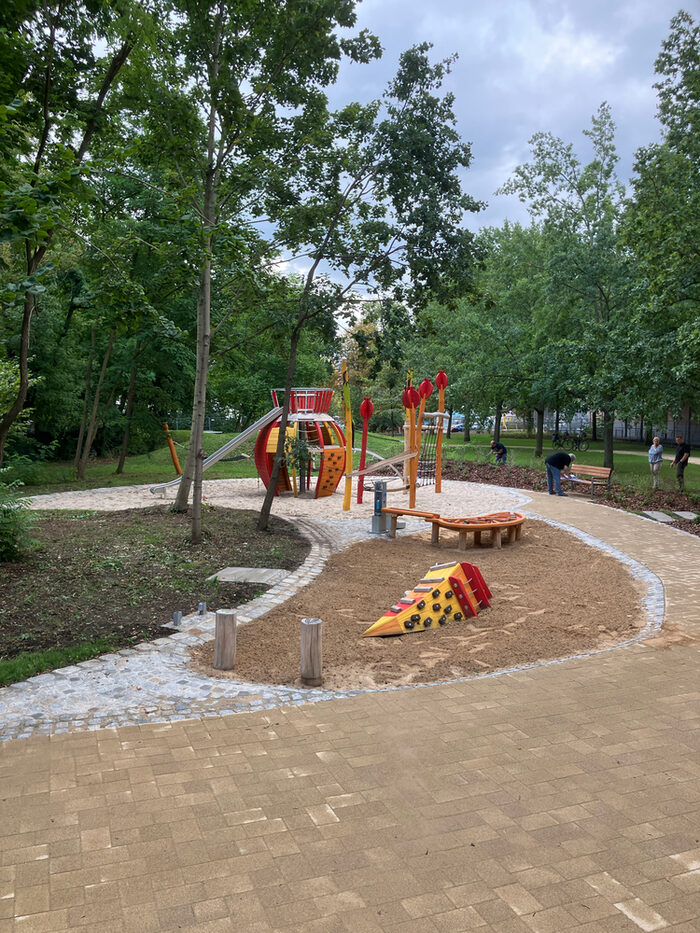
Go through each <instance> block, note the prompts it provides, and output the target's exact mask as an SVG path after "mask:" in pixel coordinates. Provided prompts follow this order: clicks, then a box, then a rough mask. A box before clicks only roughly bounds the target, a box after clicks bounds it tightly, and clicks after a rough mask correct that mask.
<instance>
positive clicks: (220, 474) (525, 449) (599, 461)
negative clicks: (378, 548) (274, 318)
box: [8, 431, 700, 495]
mask: <svg viewBox="0 0 700 933" xmlns="http://www.w3.org/2000/svg"><path fill="white" fill-rule="evenodd" d="M172 435H173V439H174V441H175V444H176V449H177V452H178V456H179V458H180V462H181V463H184V460H185V456H186V453H187V442H188V439H189V432H188V431H173V432H172ZM233 437H235V435H234V434H205V435H204V439H203V441H204V451H205V454H206V455H207V456H209V454H211V453H213V452H214V451H215V450H217V449H218V448H219V447H221V446H223V444H225V443H226V442H227V441H229V440H231V439H232V438H233ZM490 440H491V435H489V434H475V433H472V435H471V441H470V442H469V443H467V444H465V442H464V436H463V435H462V434H453V435H452V437H451V438H450V439H449V440H448V439H446V438H445V439H444V442H443V457H444V458H445V459H453V460H458V461H464V460H472V461H476V462H487V461H488V460H489V459H490V457H489V442H490ZM502 440H503V443H504V444H505V445H506V447H507V448H508V462H509V463H513V464H515V465H517V466H523V467H536V468H541V469H542V470H544V464H543V462H542V461H541V460H537V459H535V457H534V453H535V439H534V438H528V437H525V436H524V435H518V436H513V437H510V436H509V435H508V434H503V435H502ZM355 443H356V445H357V446H359V443H360V432H359V431H356V434H355ZM589 443H590V447H589V449H588V450H587V451H585V452H576V458H577V460H578V461H579V463H587V464H591V465H593V466H602V465H603V444H602V441H595V442H593V441H590V442H589ZM367 446H368V449H369V450H371V451H373V452H374V453H376V454H379V455H380V456H382V457H388V456H391V455H392V454H396V453H399V452H400V451H401V450H402V449H403V438H402V437H399V436H393V437H392V436H387V435H385V434H370V435H369V440H368V444H367ZM252 449H253V445H252V443H251V442H248V443H247V444H245V445H243V448H242V451H243V453H245V454H246V455H247V456H246V457H244V458H243V459H234V458H240V456H241V451H240V450H239V449H235V450H233V451H232V452H231V453H230V454H227V458H231V459H224V460H222V461H219V462H218V463H215V464H214V465H213V466H212V467H210V468H209V469H208V470H207V471H206V474H205V478H206V479H238V478H241V477H255V476H257V472H256V470H255V464H254V462H253V459H252ZM556 449H557V448H554V447H552V445H551V441H549V438H546V439H545V445H544V456H545V457H546V456H548V455H549V454H550V453H553V452H554V450H556ZM673 452H674V448H670V449H669V448H668V447H667V448H666V451H665V457H666V460H665V462H664V466H663V468H662V473H661V481H662V484H663V485H665V486H666V487H667V488H669V489H670V488H675V474H674V471H673V469H672V467H671V465H670V462H669V461H670V459H671V458H672V455H673ZM614 457H615V474H614V481H615V482H616V483H622V484H627V483H629V484H632V485H634V486H637V487H640V488H644V487H645V486H646V485H648V486H651V479H650V474H649V464H648V461H647V457H646V447H644V446H643V445H640V444H634V443H631V442H619V443H617V444H616V445H615V449H614ZM358 462H359V454H355V464H356V465H357V464H358ZM115 468H116V460H104V461H95V462H94V463H93V464H92V465H91V466H90V467H89V468H88V471H87V479H86V481H85V482H81V483H78V482H77V481H76V480H75V479H74V477H75V471H74V470H73V468H72V467H71V466H70V465H69V464H65V463H38V464H33V465H30V466H29V467H28V468H26V467H23V468H22V469H21V470H20V471H18V472H17V473H16V474H13V473H10V474H9V475H8V479H12V478H14V476H15V475H16V476H17V478H19V479H21V480H22V481H23V482H24V483H25V485H26V487H27V488H26V490H25V491H26V492H27V494H29V495H39V494H41V493H48V492H63V491H67V490H69V489H70V490H74V489H95V488H99V487H103V486H105V487H108V486H134V485H141V484H152V483H164V482H167V481H168V480H171V479H173V478H174V477H175V475H176V474H175V470H174V467H173V464H172V460H171V458H170V451H169V449H168V447H167V445H165V444H164V445H163V446H162V447H159V448H158V449H157V450H154V451H152V452H150V453H148V454H141V455H139V456H134V457H129V458H128V459H127V461H126V467H125V471H124V473H122V474H120V475H116V474H115V472H114V471H115ZM685 483H686V488H687V490H688V492H691V493H696V494H700V466H697V465H695V464H690V465H689V466H688V468H687V469H686V471H685Z"/></svg>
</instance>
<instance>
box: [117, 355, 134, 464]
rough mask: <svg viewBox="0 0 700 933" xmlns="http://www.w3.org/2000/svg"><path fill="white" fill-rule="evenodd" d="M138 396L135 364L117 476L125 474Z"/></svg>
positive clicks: (128, 395)
mask: <svg viewBox="0 0 700 933" xmlns="http://www.w3.org/2000/svg"><path fill="white" fill-rule="evenodd" d="M136 352H137V354H138V343H137V344H136ZM135 396H136V365H135V364H134V365H133V366H132V367H131V373H130V375H129V390H128V392H127V395H126V412H125V413H124V417H125V418H126V424H125V425H124V437H123V438H122V449H121V452H120V454H119V463H118V464H117V469H116V473H117V475H118V474H120V473H123V472H124V463H125V462H126V454H127V451H128V449H129V437H130V435H131V419H132V418H133V415H134V398H135Z"/></svg>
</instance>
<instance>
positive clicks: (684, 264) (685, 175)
mask: <svg viewBox="0 0 700 933" xmlns="http://www.w3.org/2000/svg"><path fill="white" fill-rule="evenodd" d="M656 73H657V75H658V76H659V80H658V81H657V83H656V85H655V87H656V88H657V90H658V93H659V110H658V115H659V119H660V121H661V125H662V134H663V135H662V140H661V142H660V143H656V144H654V145H650V146H646V147H644V148H642V149H640V150H639V151H638V152H637V158H636V163H635V171H636V176H635V177H634V179H633V182H632V185H633V196H632V198H631V200H630V202H629V203H628V207H627V214H626V225H625V231H624V233H625V242H626V243H627V245H629V246H630V247H631V249H632V251H633V254H634V261H635V263H636V270H637V274H638V278H639V288H638V291H637V293H636V296H635V297H636V299H637V300H636V304H635V307H636V312H637V313H636V322H635V328H634V331H635V333H636V335H637V338H638V342H639V344H640V347H639V350H640V352H639V361H640V366H642V367H644V370H645V372H644V386H645V388H646V391H647V393H648V397H649V401H648V405H649V409H650V411H651V412H652V413H653V414H655V415H656V416H657V417H658V418H659V419H662V418H663V420H664V421H665V420H666V412H667V410H668V409H669V408H670V409H671V410H672V411H673V412H674V414H676V415H677V414H679V413H680V411H681V409H682V407H683V406H684V405H687V406H690V407H691V408H694V409H696V410H697V409H698V408H699V407H700V24H698V23H697V22H695V21H694V20H693V18H692V17H691V16H690V14H688V13H686V12H685V11H681V12H679V13H678V14H677V15H676V16H674V18H673V19H672V20H671V31H670V34H669V37H668V38H667V39H666V40H665V41H664V43H663V45H662V50H661V53H660V55H659V57H658V58H657V61H656Z"/></svg>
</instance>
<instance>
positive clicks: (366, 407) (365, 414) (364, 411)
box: [360, 395, 374, 421]
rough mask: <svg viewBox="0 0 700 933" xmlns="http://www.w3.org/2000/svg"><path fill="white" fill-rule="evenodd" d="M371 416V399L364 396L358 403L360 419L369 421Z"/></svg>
mask: <svg viewBox="0 0 700 933" xmlns="http://www.w3.org/2000/svg"><path fill="white" fill-rule="evenodd" d="M373 414H374V405H373V404H372V399H371V398H369V397H368V396H366V395H365V397H364V399H363V400H362V402H361V403H360V418H362V420H363V421H369V419H370V418H371V417H372V415H373Z"/></svg>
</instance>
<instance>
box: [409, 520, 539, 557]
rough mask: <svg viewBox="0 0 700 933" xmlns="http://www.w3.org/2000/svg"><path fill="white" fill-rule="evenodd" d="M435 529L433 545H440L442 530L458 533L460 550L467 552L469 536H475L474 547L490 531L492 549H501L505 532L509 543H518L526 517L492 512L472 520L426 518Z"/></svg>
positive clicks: (432, 539) (432, 538)
mask: <svg viewBox="0 0 700 933" xmlns="http://www.w3.org/2000/svg"><path fill="white" fill-rule="evenodd" d="M425 520H426V522H430V523H431V525H432V528H433V531H432V537H431V543H432V544H436V545H437V544H439V542H440V529H441V528H446V529H447V530H448V531H456V532H457V533H458V534H459V549H460V551H466V549H467V535H473V536H474V545H475V546H478V545H480V544H481V534H482V532H484V531H488V532H490V534H491V547H497V548H500V547H501V544H502V540H501V539H502V536H503V532H504V531H505V533H506V540H507V541H517V540H518V539H519V538H520V534H521V532H522V526H523V523H524V521H525V516H524V515H521V514H520V512H490V513H489V514H488V515H475V516H472V517H470V518H440V516H439V515H437V516H435V515H434V516H433V517H432V518H431V517H426V518H425Z"/></svg>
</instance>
